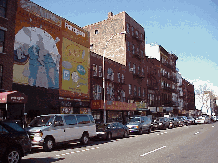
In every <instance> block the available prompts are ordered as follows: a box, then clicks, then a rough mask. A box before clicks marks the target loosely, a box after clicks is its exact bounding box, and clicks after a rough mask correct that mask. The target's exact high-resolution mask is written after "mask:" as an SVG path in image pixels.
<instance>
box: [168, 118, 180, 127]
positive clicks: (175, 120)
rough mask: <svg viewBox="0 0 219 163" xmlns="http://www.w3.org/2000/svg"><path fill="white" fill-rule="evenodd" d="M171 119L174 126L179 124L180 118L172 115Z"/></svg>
mask: <svg viewBox="0 0 219 163" xmlns="http://www.w3.org/2000/svg"><path fill="white" fill-rule="evenodd" d="M169 119H170V121H172V123H173V128H174V127H178V126H179V120H178V119H177V118H176V117H170V118H169Z"/></svg>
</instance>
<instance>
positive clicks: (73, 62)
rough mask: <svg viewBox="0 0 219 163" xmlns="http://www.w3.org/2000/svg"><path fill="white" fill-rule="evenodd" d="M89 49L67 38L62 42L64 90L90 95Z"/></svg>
mask: <svg viewBox="0 0 219 163" xmlns="http://www.w3.org/2000/svg"><path fill="white" fill-rule="evenodd" d="M89 61H90V60H89V48H86V47H84V46H82V45H80V44H77V43H76V42H73V41H71V40H69V39H67V38H63V42H62V73H63V74H62V89H63V90H67V91H71V92H76V93H83V94H88V67H89Z"/></svg>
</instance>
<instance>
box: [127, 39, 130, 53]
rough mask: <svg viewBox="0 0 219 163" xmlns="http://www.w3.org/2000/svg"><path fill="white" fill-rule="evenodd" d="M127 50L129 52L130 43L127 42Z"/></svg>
mask: <svg viewBox="0 0 219 163" xmlns="http://www.w3.org/2000/svg"><path fill="white" fill-rule="evenodd" d="M127 48H128V51H130V43H129V42H128V41H127Z"/></svg>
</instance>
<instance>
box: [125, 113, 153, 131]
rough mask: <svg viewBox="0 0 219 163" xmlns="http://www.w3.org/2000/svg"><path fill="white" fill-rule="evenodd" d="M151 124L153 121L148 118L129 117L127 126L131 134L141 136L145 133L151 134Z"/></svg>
mask: <svg viewBox="0 0 219 163" xmlns="http://www.w3.org/2000/svg"><path fill="white" fill-rule="evenodd" d="M151 122H152V121H151V119H150V118H149V117H147V116H140V115H135V116H132V117H129V121H128V123H127V125H126V126H127V127H128V128H129V133H133V132H137V133H138V134H139V135H141V134H142V133H143V132H144V131H147V132H148V133H150V132H151Z"/></svg>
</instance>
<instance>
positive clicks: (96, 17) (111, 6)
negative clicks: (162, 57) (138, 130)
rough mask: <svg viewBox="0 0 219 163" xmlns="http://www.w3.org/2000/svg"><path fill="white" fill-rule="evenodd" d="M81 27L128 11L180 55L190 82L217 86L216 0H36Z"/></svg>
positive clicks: (150, 39) (181, 68) (149, 34)
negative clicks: (109, 13) (108, 15)
mask: <svg viewBox="0 0 219 163" xmlns="http://www.w3.org/2000/svg"><path fill="white" fill-rule="evenodd" d="M33 2H35V3H36V4H38V5H40V6H42V7H44V8H46V9H48V10H50V11H52V12H53V13H55V14H57V15H59V16H62V17H64V18H66V19H67V20H69V21H71V22H73V23H75V24H77V25H78V26H80V27H83V26H86V25H89V24H92V23H95V22H98V21H102V20H104V19H107V13H108V12H110V11H112V12H113V13H114V14H118V13H119V12H122V11H126V12H127V13H128V14H129V15H130V16H131V17H132V18H134V19H135V20H136V21H137V22H138V23H139V24H141V25H142V26H143V27H144V29H145V37H146V40H147V41H146V42H147V43H153V42H157V43H158V44H159V45H162V46H163V47H164V48H165V49H166V50H167V51H169V52H170V51H172V52H173V53H175V54H176V55H177V56H178V58H179V59H178V61H177V68H178V69H179V72H180V73H181V74H182V76H183V77H184V78H185V79H187V80H189V81H197V80H202V81H208V82H209V83H212V84H213V85H214V86H218V1H217V0H156V1H152V0H151V1H149V0H120V1H117V0H63V1H61V0H33Z"/></svg>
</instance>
